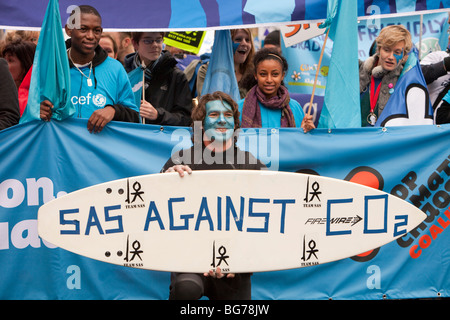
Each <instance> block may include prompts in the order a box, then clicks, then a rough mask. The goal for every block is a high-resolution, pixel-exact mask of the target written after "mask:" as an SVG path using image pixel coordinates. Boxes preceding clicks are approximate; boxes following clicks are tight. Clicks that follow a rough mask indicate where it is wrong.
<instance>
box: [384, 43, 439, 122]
mask: <svg viewBox="0 0 450 320" xmlns="http://www.w3.org/2000/svg"><path fill="white" fill-rule="evenodd" d="M411 88H416V89H418V90H421V92H422V93H423V95H422V96H414V97H413V98H412V99H408V95H409V94H411V92H413V91H411ZM393 89H394V92H393V93H392V94H391V97H390V98H389V100H388V102H387V103H386V106H385V107H384V110H383V112H382V113H381V115H380V117H379V118H378V120H377V122H376V123H375V126H382V127H384V126H393V125H394V126H395V125H397V126H398V125H409V124H413V125H419V124H432V123H433V107H432V105H431V102H430V100H429V94H428V89H427V84H426V82H425V79H424V77H423V74H422V69H421V68H420V62H419V59H418V58H417V49H416V48H413V50H412V51H411V52H410V53H409V56H408V60H407V61H406V63H405V66H404V68H403V71H402V73H401V74H400V78H399V79H398V81H397V83H396V85H395V88H393Z"/></svg>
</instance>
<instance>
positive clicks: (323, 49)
mask: <svg viewBox="0 0 450 320" xmlns="http://www.w3.org/2000/svg"><path fill="white" fill-rule="evenodd" d="M329 32H330V28H328V30H327V33H326V35H325V40H324V41H323V45H322V50H321V52H320V58H319V64H318V65H317V70H316V77H315V79H314V85H313V90H312V94H311V100H310V101H309V107H308V115H310V114H311V108H312V103H313V100H314V92H315V91H316V86H317V77H318V76H319V72H320V65H321V64H322V57H323V53H324V51H325V45H326V43H327V39H328V33H329Z"/></svg>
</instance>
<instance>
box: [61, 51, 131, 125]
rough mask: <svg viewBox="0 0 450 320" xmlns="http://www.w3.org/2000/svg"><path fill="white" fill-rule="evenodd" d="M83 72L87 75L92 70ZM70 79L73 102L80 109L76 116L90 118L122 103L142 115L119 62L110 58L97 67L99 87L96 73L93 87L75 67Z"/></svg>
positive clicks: (83, 69)
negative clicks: (98, 112) (96, 112)
mask: <svg viewBox="0 0 450 320" xmlns="http://www.w3.org/2000/svg"><path fill="white" fill-rule="evenodd" d="M80 70H81V71H83V73H84V74H85V75H89V67H84V68H80ZM92 72H94V71H92ZM70 77H71V84H72V85H71V89H72V90H71V92H72V96H71V102H72V103H73V105H74V106H75V108H76V112H75V114H74V116H75V117H78V118H89V117H90V116H91V114H92V113H93V112H94V111H95V110H98V109H102V108H104V107H105V106H106V105H115V104H121V105H123V106H125V107H128V108H130V109H133V110H136V111H137V112H139V108H138V107H137V106H136V103H135V97H134V94H133V91H132V90H131V85H130V82H129V80H128V76H127V73H126V72H125V69H124V68H123V66H122V65H121V64H120V62H119V61H117V60H114V59H112V58H110V57H107V58H106V60H105V61H103V62H102V63H101V64H99V65H98V66H96V67H95V77H96V79H97V85H95V82H94V75H93V74H92V75H91V79H92V86H90V87H89V86H88V84H87V81H86V78H85V77H84V76H83V75H82V74H81V73H80V72H79V71H78V70H77V68H75V67H73V68H71V69H70ZM139 106H140V104H139Z"/></svg>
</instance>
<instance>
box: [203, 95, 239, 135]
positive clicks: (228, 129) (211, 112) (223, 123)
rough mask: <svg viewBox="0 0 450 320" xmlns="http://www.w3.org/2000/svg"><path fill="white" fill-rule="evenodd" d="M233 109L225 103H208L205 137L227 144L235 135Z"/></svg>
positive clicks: (204, 122) (204, 123) (204, 121)
mask: <svg viewBox="0 0 450 320" xmlns="http://www.w3.org/2000/svg"><path fill="white" fill-rule="evenodd" d="M232 110H233V109H232V108H231V106H230V105H229V104H228V103H226V102H225V101H224V102H222V101H220V100H214V101H209V102H208V103H206V117H205V119H204V120H203V128H204V130H205V135H206V136H207V137H208V138H209V140H214V141H217V142H225V141H227V140H228V139H231V137H232V136H233V133H234V116H233V111H232Z"/></svg>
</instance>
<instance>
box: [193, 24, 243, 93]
mask: <svg viewBox="0 0 450 320" xmlns="http://www.w3.org/2000/svg"><path fill="white" fill-rule="evenodd" d="M215 91H222V92H225V93H227V94H229V95H230V96H231V97H232V98H233V99H234V101H239V100H240V99H241V97H240V94H239V87H238V83H237V80H236V75H235V74H234V55H233V42H232V40H231V33H230V30H216V32H215V35H214V44H213V48H212V52H211V58H210V60H209V65H208V70H207V71H206V76H205V81H204V82H203V88H202V95H204V94H207V93H213V92H215Z"/></svg>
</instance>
